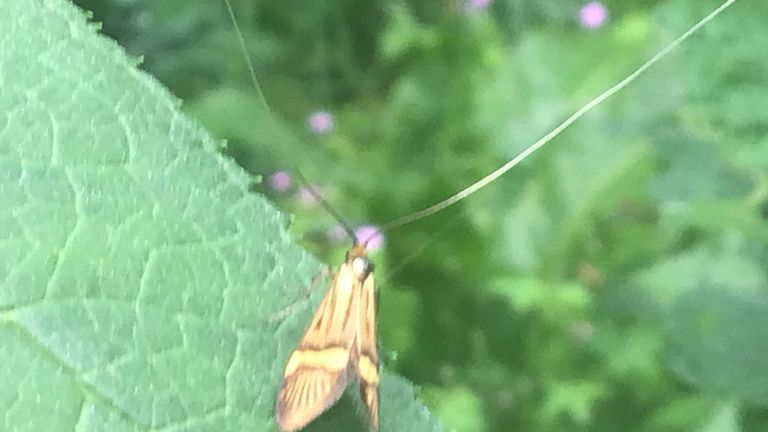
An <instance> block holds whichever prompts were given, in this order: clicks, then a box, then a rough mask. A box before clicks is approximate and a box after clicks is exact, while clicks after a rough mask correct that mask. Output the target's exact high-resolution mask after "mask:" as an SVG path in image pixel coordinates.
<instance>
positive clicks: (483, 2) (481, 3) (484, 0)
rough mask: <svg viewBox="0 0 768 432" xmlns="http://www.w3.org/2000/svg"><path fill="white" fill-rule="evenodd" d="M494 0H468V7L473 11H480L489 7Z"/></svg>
mask: <svg viewBox="0 0 768 432" xmlns="http://www.w3.org/2000/svg"><path fill="white" fill-rule="evenodd" d="M491 1H492V0H467V9H468V10H470V11H473V12H480V11H484V10H486V9H488V6H490V5H491Z"/></svg>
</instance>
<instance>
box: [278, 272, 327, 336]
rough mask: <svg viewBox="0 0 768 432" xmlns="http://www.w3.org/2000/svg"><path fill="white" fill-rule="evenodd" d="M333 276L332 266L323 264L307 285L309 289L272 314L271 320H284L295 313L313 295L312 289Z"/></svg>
mask: <svg viewBox="0 0 768 432" xmlns="http://www.w3.org/2000/svg"><path fill="white" fill-rule="evenodd" d="M330 277H331V268H330V267H328V266H323V268H322V269H320V271H319V272H318V273H317V274H316V275H315V276H314V277H313V278H312V280H311V281H310V282H309V284H308V285H307V289H306V291H305V292H304V294H303V295H302V296H301V297H300V298H299V299H298V300H296V301H295V302H293V303H291V304H289V305H288V306H286V307H285V308H283V309H281V310H279V311H277V312H275V313H273V314H272V316H270V317H269V322H276V321H282V320H284V319H286V318H287V317H289V316H291V315H293V313H294V312H295V310H296V309H297V308H298V307H299V306H301V304H302V303H304V302H305V301H307V299H309V297H310V296H311V295H312V291H314V290H315V287H317V285H318V284H319V283H320V281H322V280H323V279H328V278H330Z"/></svg>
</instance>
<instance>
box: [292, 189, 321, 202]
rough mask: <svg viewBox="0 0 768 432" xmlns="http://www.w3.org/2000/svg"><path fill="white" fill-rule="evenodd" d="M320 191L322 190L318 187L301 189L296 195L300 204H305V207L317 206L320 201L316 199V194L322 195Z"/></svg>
mask: <svg viewBox="0 0 768 432" xmlns="http://www.w3.org/2000/svg"><path fill="white" fill-rule="evenodd" d="M319 189H320V188H319V187H318V186H317V185H312V186H302V187H300V188H299V190H298V192H297V193H296V195H297V197H298V198H299V202H300V203H301V204H303V205H304V206H305V207H314V206H316V205H317V203H318V201H317V197H315V194H319V193H320V190H319ZM312 191H314V192H315V194H313V193H312Z"/></svg>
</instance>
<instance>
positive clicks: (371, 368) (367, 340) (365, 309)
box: [355, 273, 379, 432]
mask: <svg viewBox="0 0 768 432" xmlns="http://www.w3.org/2000/svg"><path fill="white" fill-rule="evenodd" d="M359 319H360V324H359V325H360V327H359V328H360V330H358V334H357V338H358V339H357V349H358V351H359V356H358V358H357V361H356V362H355V367H356V372H357V375H358V377H359V379H360V396H361V397H362V398H363V402H364V403H365V406H366V408H367V409H368V420H369V421H370V424H371V431H373V432H377V431H378V430H379V354H378V352H377V348H376V293H375V283H374V279H373V273H371V274H369V275H368V277H367V278H366V279H365V280H364V281H363V284H362V289H361V291H360V317H359Z"/></svg>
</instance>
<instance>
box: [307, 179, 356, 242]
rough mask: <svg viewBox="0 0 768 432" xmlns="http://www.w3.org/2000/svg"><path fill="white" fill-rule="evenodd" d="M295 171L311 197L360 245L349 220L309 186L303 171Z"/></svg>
mask: <svg viewBox="0 0 768 432" xmlns="http://www.w3.org/2000/svg"><path fill="white" fill-rule="evenodd" d="M293 171H294V172H295V174H296V177H298V178H299V180H300V181H301V182H302V183H304V187H305V188H307V191H309V193H310V195H312V198H314V199H316V200H317V202H319V203H320V205H321V206H323V208H324V209H325V211H327V212H328V213H330V214H331V216H332V217H333V218H334V219H336V222H338V223H339V225H341V227H342V228H344V231H345V232H346V233H347V235H348V236H349V238H350V239H352V241H353V242H355V244H358V243H359V241H358V239H357V236H356V235H355V231H354V230H353V229H352V228H350V225H349V223H348V222H347V220H346V219H344V218H343V217H341V214H339V212H337V211H336V210H335V209H334V208H333V207H331V205H330V204H328V201H326V200H325V198H323V196H322V195H320V192H318V191H317V190H315V188H313V187H312V185H310V184H309V182H308V181H307V178H306V177H304V175H303V174H302V173H301V171H299V168H298V167H297V168H294V169H293ZM366 243H367V240H366Z"/></svg>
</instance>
